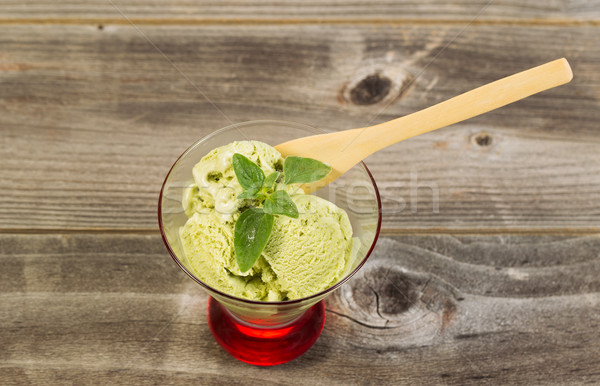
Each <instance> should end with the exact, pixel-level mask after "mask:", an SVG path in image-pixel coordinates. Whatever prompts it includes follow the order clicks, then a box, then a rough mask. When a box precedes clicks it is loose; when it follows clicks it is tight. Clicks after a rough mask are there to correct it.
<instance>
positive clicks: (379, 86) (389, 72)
mask: <svg viewBox="0 0 600 386" xmlns="http://www.w3.org/2000/svg"><path fill="white" fill-rule="evenodd" d="M413 83H414V77H413V76H412V75H411V74H409V73H408V72H405V71H403V70H398V69H383V70H382V69H377V68H376V67H367V68H364V69H361V70H360V71H359V72H357V73H356V74H354V75H353V79H351V80H350V81H349V82H347V83H346V84H345V85H344V86H343V87H342V89H341V91H340V94H339V97H338V99H339V101H340V103H351V104H353V105H355V106H372V105H375V104H382V105H384V104H386V103H391V102H393V101H395V100H396V99H398V98H400V97H403V96H404V95H405V94H406V93H407V92H408V90H409V89H410V88H411V86H412V84H413Z"/></svg>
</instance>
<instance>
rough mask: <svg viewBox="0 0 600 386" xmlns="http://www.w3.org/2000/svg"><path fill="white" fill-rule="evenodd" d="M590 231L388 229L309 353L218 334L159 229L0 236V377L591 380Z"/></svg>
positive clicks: (593, 301)
mask: <svg viewBox="0 0 600 386" xmlns="http://www.w3.org/2000/svg"><path fill="white" fill-rule="evenodd" d="M599 247H600V238H598V237H560V236H556V237H550V236H547V237H521V236H498V237H489V236H450V235H447V236H402V237H394V238H389V237H386V238H383V239H381V240H380V243H379V244H378V246H377V248H376V249H375V252H374V254H373V255H372V256H371V258H370V259H369V261H368V262H367V264H366V265H365V266H364V267H363V269H362V270H361V271H359V273H358V274H357V276H355V277H354V278H353V279H352V280H351V281H350V282H349V283H347V284H346V285H344V286H343V287H342V288H341V289H340V290H338V291H337V292H336V293H335V294H334V295H332V296H331V297H329V299H328V303H327V310H328V311H327V323H326V327H325V330H324V333H323V335H322V336H321V338H320V339H319V341H318V342H317V343H316V345H315V346H314V347H313V348H311V349H310V350H309V351H308V352H307V353H306V354H305V355H304V356H303V357H301V358H299V359H297V360H295V361H293V362H290V363H288V364H285V365H282V366H278V367H274V368H268V369H261V368H257V367H253V366H249V365H245V364H243V363H241V362H238V361H236V360H234V359H232V358H231V357H229V356H228V354H226V353H225V352H224V351H223V350H221V349H220V348H219V347H218V345H217V344H216V343H215V342H214V340H213V338H212V336H211V335H210V332H209V329H208V327H207V325H206V322H205V307H206V300H207V298H206V295H205V294H204V293H203V292H202V291H201V290H200V289H199V287H198V286H197V285H196V284H195V283H193V281H192V280H191V279H189V278H188V277H187V276H185V275H184V274H183V272H181V271H180V270H179V268H178V267H177V266H176V265H175V264H174V263H173V262H172V261H171V258H170V257H169V255H168V254H167V252H166V250H165V248H164V246H163V245H162V240H161V239H160V237H159V236H158V235H111V234H95V235H89V234H46V235H20V234H3V235H0V262H1V264H2V266H3V269H2V271H0V302H1V303H2V307H1V308H0V325H2V326H3V328H2V329H0V345H1V346H2V347H3V350H0V379H2V380H3V383H4V384H13V383H18V382H23V383H47V382H48V381H51V382H52V383H79V384H80V383H96V384H97V383H109V382H110V383H118V384H124V383H145V382H152V383H161V382H167V381H168V382H169V383H170V384H184V383H189V382H199V381H201V382H202V383H203V384H218V383H223V382H229V383H238V382H247V381H248V380H256V381H259V380H261V381H262V382H266V384H292V383H293V384H349V383H350V384H364V383H378V384H381V383H385V384H398V383H415V382H416V383H423V384H432V383H440V384H465V383H471V382H476V381H481V380H485V381H488V382H492V383H511V384H513V383H514V384H526V383H529V384H531V383H548V382H550V383H573V382H576V383H580V382H591V383H595V382H599V381H600V373H599V372H598V368H599V365H600V362H599V361H600V359H599V358H600V355H599V354H600V349H599V347H600V346H599V343H600V338H599V336H598V334H597V330H598V326H599V323H600V315H599V314H598V312H597V310H598V307H599V306H600V296H599V293H600V282H599V281H598V275H599V274H600V260H599V259H598V255H597V253H595V252H594V251H597V250H598V248H599Z"/></svg>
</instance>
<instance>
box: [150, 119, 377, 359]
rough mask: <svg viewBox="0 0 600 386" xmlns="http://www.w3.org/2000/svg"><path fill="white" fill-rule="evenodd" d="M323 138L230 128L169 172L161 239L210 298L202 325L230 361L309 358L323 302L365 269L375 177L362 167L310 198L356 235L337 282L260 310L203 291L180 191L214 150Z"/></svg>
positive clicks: (274, 125) (372, 239)
mask: <svg viewBox="0 0 600 386" xmlns="http://www.w3.org/2000/svg"><path fill="white" fill-rule="evenodd" d="M323 133H324V131H322V130H319V129H316V128H313V127H310V126H306V125H303V124H298V123H292V122H284V121H249V122H243V123H239V124H233V125H230V126H227V127H225V128H223V129H220V130H218V131H215V132H214V133H212V134H210V135H208V136H206V137H204V138H202V139H201V140H199V141H198V142H196V143H194V144H193V145H192V146H191V147H190V148H189V149H187V150H186V151H185V152H184V153H183V154H182V155H181V156H180V157H179V159H178V160H177V161H176V162H175V164H174V165H173V166H172V167H171V170H170V171H169V173H168V175H167V177H166V178H165V181H164V183H163V186H162V189H161V192H160V198H159V203H158V222H159V227H160V232H161V235H162V237H163V240H164V242H165V245H166V247H167V249H168V250H169V253H170V254H171V256H172V258H173V260H174V261H175V263H177V265H179V267H180V268H181V269H182V270H183V271H185V273H187V274H188V275H189V276H190V277H191V278H192V279H193V280H194V281H195V282H197V283H198V284H199V285H201V286H202V287H204V289H205V290H206V291H207V292H208V293H209V295H210V297H209V301H208V313H207V319H208V324H209V327H210V330H211V332H212V334H213V336H214V337H215V339H216V341H217V342H218V343H219V344H220V345H221V346H222V347H223V348H224V349H225V350H226V351H227V352H229V353H230V354H231V355H232V356H233V357H235V358H237V359H239V360H241V361H244V362H247V363H251V364H254V365H261V366H270V365H276V364H281V363H285V362H288V361H290V360H292V359H294V358H296V357H298V356H300V355H302V354H303V353H304V352H306V350H308V349H309V348H310V347H311V346H312V345H313V344H314V343H315V342H316V340H317V339H318V337H319V335H320V334H321V331H322V329H323V326H324V324H325V306H324V302H323V299H325V298H326V297H327V296H329V295H330V294H331V293H333V291H335V290H336V289H337V288H338V287H340V286H341V285H342V284H343V283H345V282H346V281H347V280H348V279H350V277H351V276H353V275H354V274H355V273H356V272H357V271H358V270H359V269H360V267H362V265H363V264H364V263H365V262H366V261H367V259H368V257H369V255H370V254H371V252H372V250H373V248H374V247H375V243H376V241H377V238H378V236H379V230H380V227H381V201H380V198H379V192H378V190H377V185H376V184H375V181H374V180H373V176H372V175H371V173H370V172H369V170H368V169H367V167H366V166H365V164H364V163H362V162H361V163H359V164H358V165H356V166H354V167H353V168H352V169H351V170H350V171H348V172H346V173H345V174H343V175H342V176H341V177H340V178H338V179H337V180H335V181H333V182H332V183H331V184H329V185H328V186H326V187H324V188H322V189H319V190H318V191H316V192H314V193H313V194H316V195H317V196H320V197H322V198H325V199H327V200H329V201H331V202H333V203H334V204H336V205H337V206H339V207H340V208H342V209H344V210H345V211H346V213H347V214H348V217H349V219H350V223H351V224H352V229H353V233H354V234H353V238H354V248H353V256H352V259H351V261H350V263H349V266H348V267H347V269H346V274H345V276H344V277H343V279H342V280H340V281H339V282H337V283H336V284H335V285H333V286H332V287H329V288H327V289H325V290H324V291H321V292H319V293H316V294H314V295H312V296H308V297H305V298H301V299H295V300H287V301H279V302H262V301H253V300H247V299H242V298H238V297H234V296H231V295H228V294H226V293H224V292H221V291H219V290H218V289H215V288H212V287H210V286H209V285H207V284H205V283H203V282H202V281H201V280H200V279H198V277H196V276H195V275H194V273H193V270H192V269H191V268H190V266H189V263H188V261H187V258H186V256H185V254H184V252H183V249H182V246H181V241H180V238H179V228H180V227H181V226H183V225H184V224H185V222H186V221H187V216H186V215H185V213H184V210H183V207H182V198H183V193H184V190H185V189H186V188H187V187H188V186H189V185H190V184H192V183H193V178H192V168H193V167H194V165H195V164H196V163H197V162H198V161H200V159H201V158H202V157H204V156H205V155H206V154H208V153H209V152H210V151H211V150H213V149H215V148H217V147H219V146H223V145H226V144H229V143H231V142H234V141H241V140H257V141H261V142H265V143H267V144H269V145H271V146H275V145H277V144H279V143H282V142H285V141H289V140H292V139H295V138H300V137H305V136H309V135H315V134H323Z"/></svg>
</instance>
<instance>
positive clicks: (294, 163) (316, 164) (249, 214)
mask: <svg viewBox="0 0 600 386" xmlns="http://www.w3.org/2000/svg"><path fill="white" fill-rule="evenodd" d="M232 164H233V170H234V171H235V175H236V177H237V179H238V181H239V183H240V185H241V187H242V188H244V191H243V192H242V193H240V194H239V195H238V196H237V198H238V199H248V200H252V205H254V206H253V207H250V208H248V209H246V210H245V211H244V212H243V213H242V214H241V215H240V217H239V218H238V220H237V221H236V223H235V229H234V235H233V244H234V250H235V254H236V260H237V263H238V266H239V267H240V270H241V271H242V272H246V271H248V270H249V269H250V268H252V266H253V265H254V263H256V260H258V258H259V257H260V254H261V253H262V251H263V249H264V248H265V246H266V245H267V242H268V241H269V237H270V236H271V231H272V229H273V220H274V218H275V217H274V216H275V215H283V216H288V217H291V218H298V217H299V215H300V214H299V212H298V207H297V206H296V204H295V203H294V201H292V198H291V197H290V195H289V194H288V193H287V192H286V191H285V190H277V185H276V183H277V181H278V180H281V179H280V175H281V173H280V172H273V173H271V174H269V175H268V176H267V177H266V178H265V174H264V172H263V171H262V169H261V168H260V167H259V166H258V165H256V164H255V163H254V162H252V161H250V160H249V159H248V158H246V157H245V156H243V155H242V154H239V153H235V154H234V155H233V158H232ZM330 171H331V167H329V166H327V165H326V164H324V163H322V162H320V161H317V160H316V159H312V158H303V157H296V156H290V157H287V158H286V159H285V162H284V163H283V184H284V185H287V184H296V183H309V182H315V181H318V180H320V179H322V178H324V177H325V176H327V174H329V172H330ZM260 205H262V207H260Z"/></svg>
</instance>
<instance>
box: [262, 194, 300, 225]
mask: <svg viewBox="0 0 600 386" xmlns="http://www.w3.org/2000/svg"><path fill="white" fill-rule="evenodd" d="M264 204H265V208H264V210H265V212H266V213H269V214H283V215H285V216H288V217H291V218H298V207H297V206H296V204H295V203H294V201H292V198H291V197H290V195H289V194H288V193H287V192H286V191H285V190H278V191H276V192H275V193H273V194H271V195H270V196H269V197H267V199H266V200H265V203H264Z"/></svg>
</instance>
